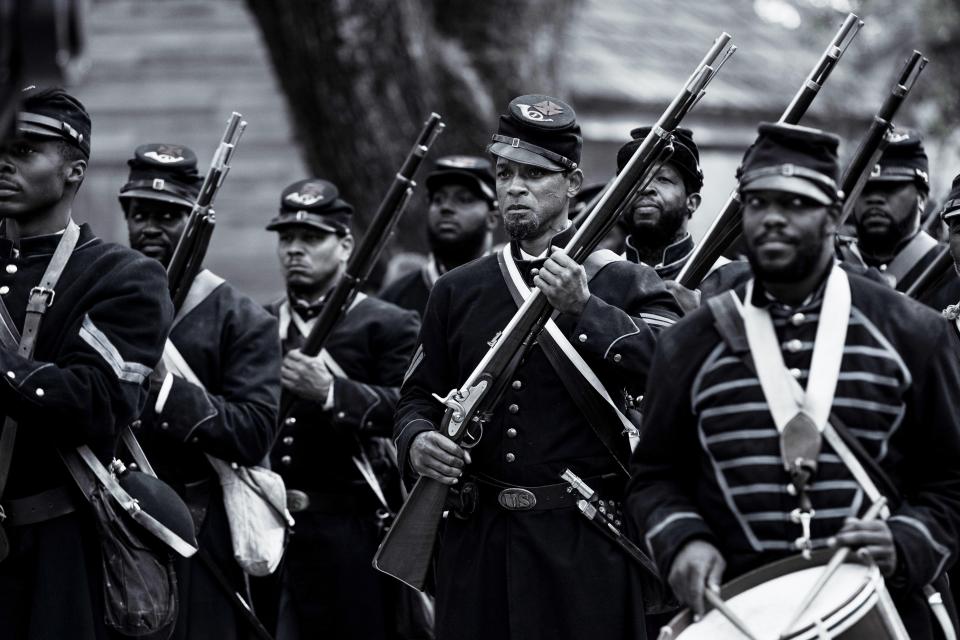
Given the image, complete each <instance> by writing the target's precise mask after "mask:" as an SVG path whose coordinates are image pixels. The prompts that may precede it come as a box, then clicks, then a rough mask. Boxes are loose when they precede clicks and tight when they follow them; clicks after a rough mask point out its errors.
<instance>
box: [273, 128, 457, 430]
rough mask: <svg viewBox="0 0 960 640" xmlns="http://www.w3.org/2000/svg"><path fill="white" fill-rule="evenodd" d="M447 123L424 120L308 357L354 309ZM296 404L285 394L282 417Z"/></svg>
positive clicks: (314, 333) (318, 325)
mask: <svg viewBox="0 0 960 640" xmlns="http://www.w3.org/2000/svg"><path fill="white" fill-rule="evenodd" d="M445 126H446V125H445V124H443V122H441V118H440V116H439V114H436V113H431V114H430V117H429V118H427V121H426V122H424V123H423V129H421V130H420V134H419V135H418V136H417V140H416V142H414V143H413V147H411V149H410V152H409V153H408V154H407V157H406V159H405V160H404V161H403V164H402V165H401V166H400V171H398V172H397V174H396V176H394V179H393V182H392V183H391V184H390V187H389V189H387V194H386V195H385V196H384V197H383V200H381V201H380V205H379V206H378V207H377V212H376V214H374V216H373V220H372V221H371V222H370V226H369V227H367V231H366V233H364V234H363V239H361V240H360V243H359V244H358V246H357V248H356V250H355V251H354V252H353V253H352V254H351V256H350V260H349V261H348V262H347V266H346V268H345V269H344V273H343V275H342V276H341V277H340V279H339V280H338V281H337V284H336V286H334V288H333V291H331V292H330V293H329V295H328V296H327V299H326V301H325V302H324V305H323V309H322V310H321V311H320V315H318V316H317V319H316V322H315V323H314V325H313V329H311V330H310V335H308V336H307V338H306V340H305V342H304V344H303V347H302V348H301V351H302V352H303V353H305V354H306V355H308V356H311V357H315V356H316V355H318V354H319V353H320V351H321V350H322V349H323V346H324V345H325V344H326V342H327V339H328V338H329V337H330V333H331V332H332V331H333V329H334V327H335V326H336V325H337V323H338V322H339V321H340V318H342V317H343V316H344V314H345V313H346V312H347V310H349V309H350V304H351V303H352V302H353V300H354V298H356V296H357V293H358V292H359V291H360V289H361V288H362V287H363V285H364V284H365V283H366V281H367V278H368V277H369V276H370V271H371V270H373V266H374V264H376V262H377V258H379V257H380V253H381V252H382V251H383V248H384V246H385V245H386V244H387V240H388V239H389V238H390V233H391V232H392V231H393V228H394V227H395V226H396V224H397V222H398V221H399V220H400V216H401V215H402V214H403V210H404V209H405V208H406V206H407V202H408V201H409V200H410V196H411V195H413V190H414V188H415V187H416V186H417V183H416V182H414V181H413V177H414V175H415V174H416V172H417V169H418V168H420V165H421V164H422V163H423V159H424V158H425V157H426V156H427V152H428V151H430V146H431V145H432V144H433V142H434V141H435V140H436V139H437V136H438V135H440V133H441V132H442V131H443V129H444V127H445ZM293 403H294V398H293V397H292V396H290V395H288V394H284V397H283V400H282V402H281V403H280V417H281V418H283V417H285V416H286V415H287V414H288V413H289V412H290V408H291V407H292V405H293Z"/></svg>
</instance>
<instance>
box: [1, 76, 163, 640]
mask: <svg viewBox="0 0 960 640" xmlns="http://www.w3.org/2000/svg"><path fill="white" fill-rule="evenodd" d="M17 128H18V133H17V134H16V135H15V136H14V137H13V138H12V139H8V140H6V141H4V143H3V145H2V146H0V218H3V219H4V220H5V221H6V222H7V223H8V222H14V223H16V226H17V227H18V232H19V241H15V237H14V234H12V233H11V231H12V229H11V227H10V225H9V224H8V225H7V226H6V228H5V233H4V237H3V238H2V239H0V265H2V266H0V300H2V303H3V305H5V307H6V309H7V310H8V311H9V316H10V320H11V321H12V322H11V324H12V325H13V327H14V328H15V329H16V330H17V331H18V332H19V331H20V330H21V329H23V327H24V322H25V316H26V312H27V301H28V298H29V297H30V295H31V290H32V289H34V287H37V286H38V285H40V284H41V278H42V277H43V274H44V272H45V271H46V269H47V267H48V265H49V264H50V262H51V260H52V256H53V255H54V253H55V252H56V249H57V247H58V246H59V245H60V243H61V241H62V242H65V243H69V242H70V240H71V239H73V238H75V237H77V234H78V235H79V237H78V238H77V242H76V246H75V248H74V249H73V252H72V253H71V254H68V255H69V260H68V261H67V263H66V266H65V268H64V270H63V272H62V275H61V276H60V278H59V280H58V281H57V283H56V285H55V286H54V287H53V292H51V293H50V294H49V297H48V300H49V301H50V302H52V303H53V304H50V305H49V306H48V308H47V310H46V312H45V313H44V314H43V318H42V321H41V323H40V328H39V331H38V332H37V334H36V349H35V352H34V356H33V358H32V359H28V358H25V357H23V356H21V355H18V354H17V353H15V352H12V351H8V350H5V349H0V371H2V372H3V384H2V385H0V407H2V410H0V414H6V415H5V416H0V421H2V420H4V419H6V418H9V419H12V420H15V421H16V423H17V429H16V439H15V442H14V443H13V445H12V446H11V445H8V444H7V443H3V444H0V459H4V458H5V456H9V455H12V464H10V467H9V474H10V475H9V478H8V479H7V484H6V487H5V488H4V489H3V490H2V491H0V493H2V502H0V506H2V513H3V514H5V516H6V517H5V518H0V520H2V523H0V526H2V528H3V530H5V531H6V535H7V536H8V537H9V544H10V553H9V555H8V556H7V557H6V558H5V559H0V635H2V636H3V637H4V638H75V639H78V640H95V639H96V640H100V639H102V638H106V637H107V630H106V628H105V623H104V602H103V593H104V585H103V575H102V570H101V563H102V558H101V555H100V543H99V540H98V538H97V531H96V528H95V527H96V525H95V523H94V519H93V515H92V512H91V511H90V510H89V509H88V507H87V505H86V503H85V502H84V498H83V497H82V495H81V494H80V492H79V491H78V490H77V489H76V487H75V485H74V483H73V480H72V478H71V477H70V475H69V474H68V472H67V470H66V468H65V466H64V464H63V462H62V461H61V459H60V456H59V454H58V449H60V448H64V449H71V448H75V447H77V446H79V445H83V444H86V445H89V446H90V448H91V449H92V450H93V451H94V453H95V454H96V455H97V456H98V457H99V458H100V460H101V461H103V462H104V463H108V462H109V461H110V458H111V455H112V453H113V445H114V439H115V438H116V436H117V434H118V430H119V428H120V427H121V426H123V425H126V424H129V423H130V421H131V420H133V419H134V418H135V417H136V415H137V413H138V412H139V410H140V409H141V407H142V406H143V403H144V401H145V400H146V395H147V378H148V376H149V375H150V372H151V368H152V367H153V365H154V364H156V362H157V361H158V360H159V359H160V354H161V352H162V350H163V341H164V339H165V338H166V335H167V331H168V329H169V327H170V322H171V320H172V317H173V310H172V304H171V303H170V298H169V295H168V294H167V285H166V278H165V277H164V273H163V269H162V268H161V267H160V265H159V264H157V263H156V262H154V261H152V260H148V259H147V258H145V257H143V256H142V255H140V254H138V253H136V252H135V251H131V250H129V249H126V248H124V247H120V246H118V245H114V244H110V243H106V242H103V241H102V240H100V239H99V238H97V237H96V236H95V235H94V233H93V231H92V230H91V229H90V227H89V226H87V225H86V224H84V225H81V226H80V227H79V229H77V226H76V223H74V222H73V221H72V220H71V214H70V209H71V206H72V204H73V200H74V197H75V196H76V193H77V190H78V189H79V187H80V184H81V183H82V182H83V178H84V174H85V171H86V168H87V160H88V158H89V154H90V128H91V127H90V117H89V116H88V115H87V112H86V110H85V109H84V107H83V105H81V104H80V102H79V101H78V100H76V99H75V98H73V97H72V96H70V95H68V94H67V93H66V92H64V91H63V90H60V89H48V90H33V91H32V92H31V93H29V94H27V96H26V97H25V99H24V102H23V105H22V112H21V113H20V114H19V117H18V122H17ZM2 429H3V430H4V432H5V433H13V431H12V430H11V424H10V422H9V421H8V422H6V423H5V424H4V426H3V427H2ZM2 464H3V463H0V465H2ZM3 475H4V474H2V473H0V477H3ZM0 546H2V545H0Z"/></svg>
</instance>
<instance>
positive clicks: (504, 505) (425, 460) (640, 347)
mask: <svg viewBox="0 0 960 640" xmlns="http://www.w3.org/2000/svg"><path fill="white" fill-rule="evenodd" d="M580 148H581V137H580V127H579V125H578V123H577V121H576V116H575V114H574V111H573V109H572V108H571V107H570V106H569V105H567V104H565V103H564V102H561V101H560V100H557V99H556V98H551V97H548V96H520V97H518V98H516V99H514V100H513V101H512V102H511V103H510V105H509V107H508V109H507V112H506V113H505V114H503V115H501V116H500V125H499V132H498V133H497V134H496V135H495V136H494V137H493V143H492V144H491V145H490V147H489V150H490V152H491V153H492V154H493V155H494V157H495V158H496V167H497V169H496V177H497V198H498V202H499V206H500V212H501V215H502V216H503V219H504V225H505V227H506V230H507V232H508V233H509V234H510V236H511V238H512V241H511V242H510V244H508V245H507V246H506V247H504V249H503V250H502V251H501V252H498V254H497V255H491V256H486V257H483V258H481V259H479V260H476V261H474V262H471V263H470V264H467V265H464V266H462V267H459V268H457V269H454V270H452V271H450V272H448V273H447V274H445V275H444V276H442V277H441V278H440V279H439V280H438V281H437V284H436V285H435V286H434V289H433V292H432V293H431V295H430V301H429V303H428V304H427V309H426V312H425V314H424V320H423V323H424V324H423V329H422V331H421V334H420V346H419V347H418V349H417V353H416V355H415V356H414V359H413V363H412V364H411V368H410V371H409V372H408V373H407V378H406V380H405V382H404V385H403V388H402V392H401V400H400V404H399V406H398V407H397V418H396V427H395V430H396V440H397V446H398V451H399V459H400V462H401V465H402V467H403V468H404V469H405V470H406V471H412V472H416V473H419V474H423V475H426V476H428V477H431V478H434V479H437V480H439V481H441V482H444V483H446V484H449V485H461V486H469V487H470V488H471V491H469V492H468V490H467V489H466V488H464V489H463V490H462V491H461V495H470V494H471V493H472V494H473V495H475V496H477V497H476V501H475V504H474V505H473V507H472V508H470V506H469V505H467V504H465V505H462V506H461V508H460V509H458V511H457V515H456V516H451V517H449V518H448V519H447V520H446V523H445V525H444V527H443V530H442V533H441V541H440V546H439V551H438V557H437V573H436V579H437V588H436V594H437V600H436V602H437V626H436V632H437V637H438V638H441V639H447V638H457V639H458V640H471V639H474V638H476V639H483V640H492V639H496V638H530V639H535V638H551V639H553V638H560V639H562V638H637V637H643V633H644V632H643V607H642V606H641V605H640V604H639V603H638V602H637V599H638V598H639V596H638V595H637V594H635V593H633V592H632V589H631V569H630V567H629V566H628V563H627V561H626V560H625V558H624V556H623V555H622V554H621V551H620V550H619V549H617V548H616V547H615V546H614V545H612V544H611V543H610V542H609V541H608V540H605V539H604V538H603V537H602V536H600V535H598V534H596V533H595V532H592V531H591V530H590V525H589V523H587V522H585V521H584V520H583V517H582V516H581V515H580V514H579V513H578V512H577V509H576V508H575V505H574V504H573V500H571V499H570V494H569V493H567V492H566V490H565V487H566V486H567V485H565V484H558V483H560V474H561V473H562V472H563V471H564V470H565V469H566V468H570V469H571V470H572V471H574V473H577V474H578V475H580V476H581V477H582V478H584V479H586V480H587V481H588V482H592V483H594V484H595V485H596V486H595V488H596V489H597V490H599V491H601V492H604V493H605V495H606V496H609V498H610V499H611V500H614V499H617V498H618V497H619V495H620V492H621V491H622V487H623V476H622V475H619V476H618V470H619V469H621V467H620V466H619V464H620V463H618V460H621V461H622V460H623V458H622V456H625V455H626V454H627V452H628V450H629V449H628V444H627V439H626V437H625V435H624V433H623V431H624V426H623V424H621V422H619V421H617V422H606V423H604V424H605V425H606V429H607V430H606V431H604V432H603V433H602V434H600V433H598V432H595V431H594V429H595V428H596V429H602V428H603V427H602V426H599V425H597V424H596V422H591V421H590V420H591V416H589V415H585V413H584V411H583V410H582V409H581V408H580V407H579V406H578V404H577V403H576V402H575V401H574V400H573V399H572V398H571V395H570V393H568V391H567V390H566V385H567V384H571V385H577V384H583V385H586V384H587V382H586V381H585V379H584V378H583V377H582V376H584V375H587V376H596V378H598V379H599V380H601V381H602V383H600V382H598V383H597V384H598V385H600V384H602V386H603V388H604V389H607V390H609V397H610V398H611V399H612V402H615V403H617V405H618V409H619V410H622V409H623V408H624V407H623V404H624V397H625V390H626V391H628V392H631V393H638V392H639V387H641V386H642V384H643V380H644V379H645V378H646V372H647V366H648V363H649V361H650V358H651V355H652V353H653V349H654V346H655V344H656V340H657V334H658V332H659V331H660V330H661V329H662V328H663V327H665V326H669V325H671V324H672V323H673V322H674V321H675V320H676V318H677V317H678V316H679V313H680V310H679V308H678V307H677V305H676V302H675V301H674V299H673V298H672V296H671V295H670V294H669V293H668V292H667V290H666V289H665V288H664V286H663V283H662V282H661V281H660V279H659V278H658V277H657V275H656V273H655V272H654V271H653V269H651V268H649V267H646V266H643V265H635V264H632V263H630V262H627V261H626V260H622V259H621V260H614V261H611V262H608V263H607V264H606V265H605V266H602V268H600V269H599V271H597V272H596V273H595V275H594V276H593V278H592V279H590V280H589V284H588V278H587V275H586V270H585V269H584V268H583V267H582V266H580V265H578V264H577V263H575V262H574V261H573V260H572V259H570V258H569V257H568V256H566V254H564V253H563V252H562V251H559V250H557V247H563V246H564V245H565V244H566V243H567V242H568V241H569V240H570V238H571V237H572V236H573V233H574V231H575V230H574V228H573V226H572V225H571V224H570V223H569V221H568V219H567V216H568V206H569V201H570V199H571V197H572V196H573V195H575V194H576V192H577V190H578V189H579V187H580V185H581V182H582V179H583V178H582V173H581V171H580V169H579V167H578V163H579V162H580ZM551 252H552V253H551ZM594 255H597V254H594ZM508 274H513V275H508ZM507 277H509V278H510V280H507V279H506V278H507ZM517 280H520V282H521V283H522V285H523V286H524V287H539V288H540V289H541V290H542V291H543V292H544V293H545V294H546V296H547V297H548V299H549V300H550V302H551V304H552V305H553V306H554V307H555V308H556V309H557V310H558V311H560V314H559V315H558V316H557V317H556V319H555V322H556V332H555V333H550V335H551V338H550V340H555V338H553V337H552V336H554V335H560V336H561V338H562V339H563V340H564V341H566V340H567V339H569V343H570V344H571V345H572V346H570V347H569V349H570V352H573V354H574V356H573V357H575V358H577V359H578V360H580V361H581V362H582V364H581V365H578V368H576V369H571V368H570V367H566V366H564V365H565V364H566V362H564V361H553V360H549V359H548V356H547V355H546V351H545V350H544V348H543V347H541V346H540V345H539V344H538V345H537V346H536V347H534V348H533V349H532V350H531V351H530V353H529V354H528V355H527V357H526V359H525V361H524V362H523V363H522V364H521V365H520V367H519V368H518V369H517V370H516V371H515V372H514V374H513V375H512V376H511V378H512V379H511V381H510V383H509V384H508V385H507V388H506V391H505V394H504V397H503V399H502V402H501V403H500V405H499V406H498V407H496V408H495V410H494V411H493V414H492V416H491V417H490V419H489V421H488V422H487V423H486V424H485V425H484V429H483V434H482V437H481V439H480V441H479V444H477V445H476V447H475V448H473V449H471V450H470V453H469V454H468V453H467V451H466V450H464V449H462V448H461V447H459V446H458V445H456V444H453V443H452V442H451V441H450V440H449V439H447V438H446V437H445V436H444V435H442V434H441V433H440V432H438V431H437V425H439V424H440V421H441V419H442V416H443V413H444V407H443V405H442V404H440V403H439V402H437V401H436V400H435V399H434V397H433V396H432V394H435V393H436V394H446V393H447V392H448V391H449V390H450V389H452V388H455V387H457V386H459V385H460V384H461V383H462V382H463V381H464V380H465V379H466V378H467V376H468V375H469V374H470V372H471V371H472V370H473V369H474V368H475V367H476V366H477V364H478V363H479V362H480V360H481V358H482V357H483V356H484V355H485V354H486V353H487V350H488V348H489V342H490V341H492V340H496V337H497V335H498V332H499V331H501V330H502V329H503V328H504V327H505V326H506V325H507V323H508V321H509V320H510V318H511V317H512V316H513V315H514V313H515V312H516V311H517V304H516V302H515V300H516V298H514V297H513V296H512V293H511V292H512V291H515V290H516V291H519V286H520V284H518V282H517ZM508 282H509V283H511V284H509V285H508ZM547 333H548V332H544V334H541V338H539V340H540V341H541V342H542V341H544V340H547V337H546V336H547ZM557 344H559V343H557ZM553 353H556V352H553ZM568 353H569V352H568ZM552 362H557V363H558V369H559V370H560V371H562V372H563V373H562V374H560V373H558V372H557V370H555V369H554V366H553V364H551V363H552ZM587 363H589V366H588V364H587ZM580 366H582V367H583V369H579V367H580ZM561 375H563V376H566V378H562V377H561ZM616 420H617V418H616V417H615V418H614V421H616ZM611 425H612V433H611ZM517 495H523V496H525V498H526V499H524V500H512V499H511V497H513V496H517ZM564 496H566V497H564Z"/></svg>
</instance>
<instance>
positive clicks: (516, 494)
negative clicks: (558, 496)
mask: <svg viewBox="0 0 960 640" xmlns="http://www.w3.org/2000/svg"><path fill="white" fill-rule="evenodd" d="M497 502H498V503H500V506H501V507H503V508H504V509H507V510H508V511H529V510H530V509H533V508H534V507H535V506H536V505H537V496H535V495H533V492H532V491H528V490H526V489H521V488H520V487H509V488H507V489H504V490H503V491H501V492H500V495H498V496H497Z"/></svg>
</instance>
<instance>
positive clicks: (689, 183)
mask: <svg viewBox="0 0 960 640" xmlns="http://www.w3.org/2000/svg"><path fill="white" fill-rule="evenodd" d="M652 129H653V127H649V126H644V127H637V128H636V129H633V130H632V131H631V132H630V137H631V138H632V139H631V140H630V142H628V143H626V144H625V145H623V146H622V147H620V150H619V151H618V152H617V173H620V172H621V171H623V168H624V167H626V166H627V163H628V162H629V161H630V158H631V157H632V156H633V154H634V152H635V151H636V150H637V148H639V147H640V144H641V143H642V142H643V140H644V138H646V137H647V135H648V134H649V133H650V131H651V130H652ZM673 147H674V151H673V155H672V156H670V160H669V161H668V164H672V165H673V166H674V167H676V168H677V170H678V171H679V172H680V174H681V177H682V178H683V184H684V186H685V187H686V188H687V192H688V193H699V192H700V189H701V188H703V171H702V170H701V169H700V149H699V148H697V143H696V142H694V141H693V131H691V130H690V129H686V128H684V127H679V128H677V129H674V131H673Z"/></svg>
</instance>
